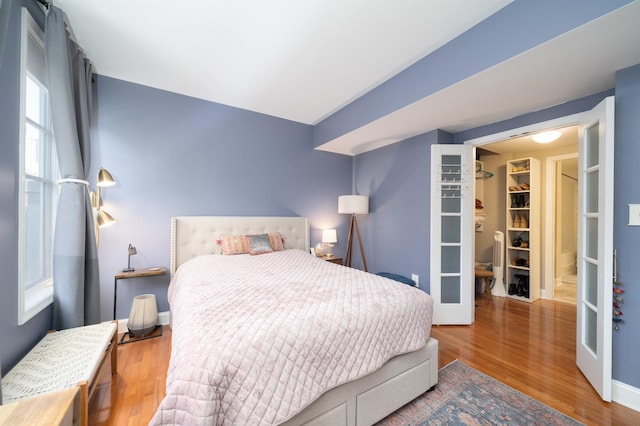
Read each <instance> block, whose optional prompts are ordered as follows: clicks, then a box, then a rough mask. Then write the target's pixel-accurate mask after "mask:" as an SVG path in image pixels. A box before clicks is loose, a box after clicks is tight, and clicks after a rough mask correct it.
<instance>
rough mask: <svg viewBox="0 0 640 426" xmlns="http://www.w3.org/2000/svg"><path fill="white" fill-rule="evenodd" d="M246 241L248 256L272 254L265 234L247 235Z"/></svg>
mask: <svg viewBox="0 0 640 426" xmlns="http://www.w3.org/2000/svg"><path fill="white" fill-rule="evenodd" d="M247 240H248V241H249V254H251V255H255V254H265V253H273V249H272V248H271V243H270V242H269V236H268V235H267V234H262V235H248V236H247Z"/></svg>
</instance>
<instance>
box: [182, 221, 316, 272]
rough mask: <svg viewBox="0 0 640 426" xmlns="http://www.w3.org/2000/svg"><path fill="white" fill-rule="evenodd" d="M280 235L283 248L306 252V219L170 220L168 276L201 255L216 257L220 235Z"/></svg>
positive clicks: (307, 246)
mask: <svg viewBox="0 0 640 426" xmlns="http://www.w3.org/2000/svg"><path fill="white" fill-rule="evenodd" d="M267 232H280V235H282V237H283V238H284V241H285V243H284V245H285V248H287V249H291V248H297V249H300V250H309V247H310V245H309V243H310V237H309V219H308V218H306V217H274V216H249V217H242V216H179V217H173V218H171V276H172V277H173V275H174V274H175V272H176V269H178V266H180V265H182V264H183V263H184V262H186V261H187V260H190V259H193V258H194V257H196V256H200V255H203V254H220V246H219V245H218V244H217V240H218V238H219V236H220V235H224V234H229V235H230V234H245V235H249V234H264V233H267Z"/></svg>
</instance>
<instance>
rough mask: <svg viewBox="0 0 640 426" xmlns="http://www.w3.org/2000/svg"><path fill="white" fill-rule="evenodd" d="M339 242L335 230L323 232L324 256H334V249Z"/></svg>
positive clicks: (324, 230)
mask: <svg viewBox="0 0 640 426" xmlns="http://www.w3.org/2000/svg"><path fill="white" fill-rule="evenodd" d="M337 242H338V235H337V233H336V230H335V229H323V230H322V245H323V246H324V247H325V250H324V255H325V256H333V253H332V248H333V245H334V244H335V243H337Z"/></svg>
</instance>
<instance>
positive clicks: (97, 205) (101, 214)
mask: <svg viewBox="0 0 640 426" xmlns="http://www.w3.org/2000/svg"><path fill="white" fill-rule="evenodd" d="M115 184H116V181H115V180H113V177H112V176H111V173H109V172H108V171H107V169H103V168H100V170H98V179H97V180H96V190H95V191H94V192H93V193H92V194H91V204H92V205H93V208H94V209H96V210H97V211H96V222H97V224H98V228H104V227H107V226H110V225H113V224H114V223H115V222H116V220H115V219H114V218H113V217H112V216H111V215H110V214H109V213H107V212H106V211H104V210H102V197H101V195H100V191H101V188H103V187H107V186H113V185H115Z"/></svg>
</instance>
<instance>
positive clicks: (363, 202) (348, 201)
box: [338, 195, 369, 214]
mask: <svg viewBox="0 0 640 426" xmlns="http://www.w3.org/2000/svg"><path fill="white" fill-rule="evenodd" d="M338 213H340V214H368V213H369V197H367V196H366V195H341V196H339V197H338Z"/></svg>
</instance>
